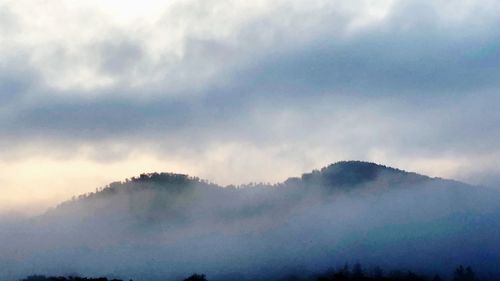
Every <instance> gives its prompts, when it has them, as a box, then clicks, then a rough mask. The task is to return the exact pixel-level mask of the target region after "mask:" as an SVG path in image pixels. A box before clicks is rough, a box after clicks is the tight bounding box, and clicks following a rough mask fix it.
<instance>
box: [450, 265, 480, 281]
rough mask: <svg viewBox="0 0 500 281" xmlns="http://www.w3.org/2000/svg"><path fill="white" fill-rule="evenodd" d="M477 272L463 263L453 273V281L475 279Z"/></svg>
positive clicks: (472, 280)
mask: <svg viewBox="0 0 500 281" xmlns="http://www.w3.org/2000/svg"><path fill="white" fill-rule="evenodd" d="M475 280H476V274H475V273H474V271H473V270H472V268H471V267H470V266H468V267H466V268H464V267H463V266H462V265H460V266H459V267H457V269H455V272H454V273H453V281H475Z"/></svg>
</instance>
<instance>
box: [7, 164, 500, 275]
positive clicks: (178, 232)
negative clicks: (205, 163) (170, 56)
mask: <svg viewBox="0 0 500 281" xmlns="http://www.w3.org/2000/svg"><path fill="white" fill-rule="evenodd" d="M499 200H500V196H499V194H498V192H496V191H493V190H489V189H486V188H480V187H474V186H469V185H466V184H463V183H459V182H455V181H449V180H442V179H436V178H429V177H426V176H422V175H418V174H415V173H408V172H405V171H401V170H398V169H394V168H390V167H385V166H382V165H377V164H374V163H366V162H359V161H346V162H339V163H335V164H332V165H330V166H327V167H325V168H323V169H321V170H317V171H313V172H311V173H306V174H304V175H302V176H301V177H297V178H290V179H288V180H286V181H285V182H283V183H279V184H275V185H252V186H246V187H226V188H223V187H221V186H218V185H215V184H211V183H208V182H206V181H202V180H200V179H198V178H193V177H189V176H186V175H179V174H170V173H162V174H158V173H153V174H143V175H141V176H139V177H137V178H132V179H130V180H126V181H125V182H115V183H112V184H110V185H109V186H107V187H105V188H103V189H101V190H98V191H97V192H96V193H90V194H87V195H84V196H80V197H79V198H77V199H75V200H71V201H68V202H65V203H63V204H61V205H60V206H58V207H57V208H54V209H52V210H50V211H49V212H47V213H46V214H44V215H42V216H39V217H37V218H33V219H31V220H29V221H25V222H24V223H20V224H19V225H17V226H15V227H11V228H9V229H3V230H0V242H2V243H1V244H0V262H1V263H0V279H1V280H3V279H11V280H13V279H15V278H20V277H23V276H25V275H27V272H28V273H33V271H34V270H35V273H40V274H47V275H64V274H68V273H72V272H78V273H80V274H82V275H86V276H96V275H108V276H115V273H117V272H119V273H121V274H122V275H121V276H118V277H120V278H124V279H126V278H132V279H134V280H136V279H137V280H139V279H140V280H164V278H165V277H167V278H171V279H172V280H175V279H179V278H177V277H181V276H186V275H188V274H190V273H192V272H193V271H197V272H204V273H206V274H207V275H209V276H211V279H213V280H223V279H224V277H227V276H235V275H237V276H239V277H238V279H239V280H245V278H243V277H242V276H246V278H248V279H249V280H253V279H258V278H259V276H260V275H259V273H263V272H266V274H265V276H267V277H268V276H270V275H269V274H272V275H276V276H281V275H285V274H289V273H290V272H291V271H293V268H301V269H302V270H301V272H302V271H303V272H317V271H321V270H325V269H326V267H327V266H331V265H332V264H336V263H337V264H343V263H344V262H346V261H356V260H359V261H361V262H363V263H364V264H371V263H376V264H379V265H381V266H383V267H386V268H409V269H412V268H413V269H415V270H418V271H424V272H425V271H429V272H432V273H435V272H436V271H442V272H449V271H450V270H452V269H453V268H454V267H455V266H456V265H458V264H469V265H472V266H474V267H475V268H477V269H478V270H480V271H482V272H489V273H491V274H500V272H498V270H497V267H496V266H495V265H496V264H498V263H499V262H500V241H499V238H498V233H499V230H500V207H499V204H498V202H499ZM2 266H3V267H4V268H2ZM2 274H3V276H2ZM499 276H500V275H499Z"/></svg>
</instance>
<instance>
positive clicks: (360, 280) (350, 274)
mask: <svg viewBox="0 0 500 281" xmlns="http://www.w3.org/2000/svg"><path fill="white" fill-rule="evenodd" d="M263 280H277V281H301V280H304V281H444V280H446V279H444V278H442V277H441V276H440V275H439V274H435V275H434V276H428V275H425V274H420V273H415V272H412V271H399V270H396V271H391V272H390V273H388V274H385V271H384V270H383V269H382V268H380V267H375V268H373V269H372V270H370V271H365V270H364V269H363V267H362V266H361V264H359V263H356V264H355V265H354V266H353V267H352V269H351V268H349V266H348V265H345V266H344V267H342V268H339V269H336V270H329V271H328V272H325V273H323V274H319V275H315V276H309V277H305V278H300V277H298V276H294V275H292V276H288V277H282V278H268V279H263ZM450 280H451V281H494V280H496V279H488V278H479V277H477V276H476V273H475V272H474V271H473V270H472V268H471V267H464V266H459V267H457V268H456V269H455V271H454V272H453V274H452V277H451V279H450ZM21 281H123V280H121V279H108V278H106V277H99V278H83V277H72V276H70V277H62V276H60V277H46V276H43V275H33V276H29V277H27V278H25V279H23V280H21ZM130 281H132V280H130ZM183 281H208V279H207V278H206V277H205V275H204V274H193V275H191V276H189V277H187V278H185V279H184V280H183ZM235 281H236V280H235Z"/></svg>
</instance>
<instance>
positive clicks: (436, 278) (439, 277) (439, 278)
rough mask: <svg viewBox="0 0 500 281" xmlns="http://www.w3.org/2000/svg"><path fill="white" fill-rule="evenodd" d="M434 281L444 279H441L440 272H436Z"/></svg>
mask: <svg viewBox="0 0 500 281" xmlns="http://www.w3.org/2000/svg"><path fill="white" fill-rule="evenodd" d="M432 281H443V279H441V276H439V274H436V275H434V278H432Z"/></svg>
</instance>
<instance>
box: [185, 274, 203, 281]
mask: <svg viewBox="0 0 500 281" xmlns="http://www.w3.org/2000/svg"><path fill="white" fill-rule="evenodd" d="M184 281H207V279H206V278H205V274H196V273H195V274H193V275H191V276H189V277H188V278H186V279H184Z"/></svg>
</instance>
